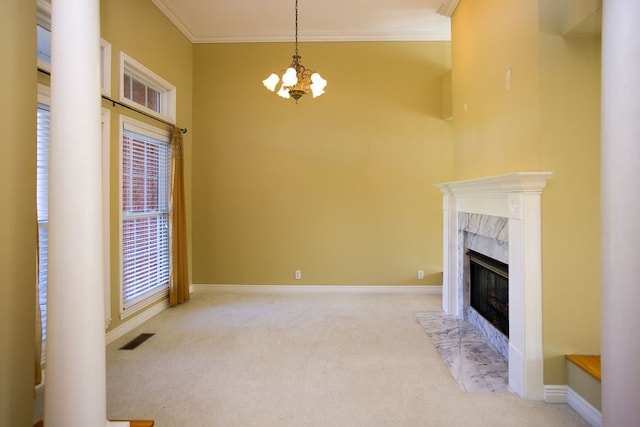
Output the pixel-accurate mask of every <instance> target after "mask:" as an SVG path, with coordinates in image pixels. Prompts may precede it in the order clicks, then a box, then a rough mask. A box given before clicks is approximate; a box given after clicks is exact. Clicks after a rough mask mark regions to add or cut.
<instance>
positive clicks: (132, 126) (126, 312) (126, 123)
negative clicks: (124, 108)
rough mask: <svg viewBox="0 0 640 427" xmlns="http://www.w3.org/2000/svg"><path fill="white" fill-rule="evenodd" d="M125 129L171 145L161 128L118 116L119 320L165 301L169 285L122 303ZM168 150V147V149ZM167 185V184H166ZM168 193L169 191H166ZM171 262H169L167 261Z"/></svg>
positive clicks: (169, 138)
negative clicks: (137, 298)
mask: <svg viewBox="0 0 640 427" xmlns="http://www.w3.org/2000/svg"><path fill="white" fill-rule="evenodd" d="M125 128H126V129H127V130H128V131H132V132H136V133H139V134H142V135H146V136H149V137H151V138H155V139H159V140H162V141H167V144H171V134H170V133H169V132H168V131H166V130H163V129H161V128H157V127H155V126H151V125H149V124H147V123H144V122H141V121H139V120H135V119H132V118H131V117H128V116H124V115H120V126H119V150H118V176H119V180H118V182H119V183H120V185H119V186H118V228H119V231H118V236H119V238H118V240H119V252H118V253H119V256H120V259H119V264H120V286H119V292H120V319H121V320H124V319H126V318H127V317H129V316H131V315H133V314H136V313H137V312H139V311H140V310H142V309H144V308H145V307H148V306H150V305H153V304H155V303H156V302H157V301H160V300H163V299H167V298H168V297H169V285H168V284H167V286H165V287H162V288H160V289H158V290H157V291H156V292H155V293H153V294H151V295H149V296H147V297H146V298H144V299H142V300H140V301H138V302H136V303H134V304H132V305H128V306H125V302H124V293H123V283H122V279H123V274H124V265H123V262H122V254H123V253H124V247H123V239H122V234H123V227H122V223H123V215H122V209H123V206H122V182H123V178H122V175H123V171H122V161H123V137H124V130H125ZM169 148H170V147H169ZM167 185H168V183H167ZM167 191H169V189H167ZM169 262H171V260H169Z"/></svg>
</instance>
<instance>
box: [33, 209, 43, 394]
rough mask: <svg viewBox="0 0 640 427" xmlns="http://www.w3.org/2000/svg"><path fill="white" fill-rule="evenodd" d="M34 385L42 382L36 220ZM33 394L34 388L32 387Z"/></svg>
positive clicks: (38, 257) (38, 251)
mask: <svg viewBox="0 0 640 427" xmlns="http://www.w3.org/2000/svg"><path fill="white" fill-rule="evenodd" d="M34 380H35V385H39V384H40V383H42V313H40V229H39V228H38V222H37V221H36V331H35V378H34ZM34 395H35V389H34Z"/></svg>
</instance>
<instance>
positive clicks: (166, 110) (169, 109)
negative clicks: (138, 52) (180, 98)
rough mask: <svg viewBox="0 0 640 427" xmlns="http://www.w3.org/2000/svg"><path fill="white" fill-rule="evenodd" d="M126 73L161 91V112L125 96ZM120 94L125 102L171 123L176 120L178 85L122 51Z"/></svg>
mask: <svg viewBox="0 0 640 427" xmlns="http://www.w3.org/2000/svg"><path fill="white" fill-rule="evenodd" d="M125 73H127V74H129V75H130V76H131V77H134V78H135V79H136V80H139V81H140V82H142V83H144V84H145V85H147V86H148V87H150V88H152V89H155V90H157V91H158V92H160V113H158V112H157V111H154V110H152V109H150V108H147V107H146V106H145V105H142V104H138V103H137V102H134V101H132V100H130V99H128V98H125V97H124V75H125ZM119 96H120V102H122V103H123V104H126V105H128V106H130V107H133V108H136V109H138V110H141V111H144V112H145V113H147V114H149V115H151V116H153V117H157V118H159V119H161V120H164V121H166V122H169V123H171V124H175V122H176V87H175V86H174V85H172V84H171V83H169V82H168V81H166V80H165V79H163V78H162V77H160V76H159V75H157V74H156V73H154V72H153V71H151V70H150V69H148V68H147V67H145V66H144V65H142V64H141V63H139V62H138V61H136V60H135V59H133V58H131V57H130V56H129V55H127V54H126V53H124V52H122V51H121V52H120V93H119Z"/></svg>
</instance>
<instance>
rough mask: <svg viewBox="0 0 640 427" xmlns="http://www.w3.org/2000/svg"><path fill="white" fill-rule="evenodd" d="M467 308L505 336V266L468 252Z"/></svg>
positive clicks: (507, 273)
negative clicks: (473, 310) (468, 283)
mask: <svg viewBox="0 0 640 427" xmlns="http://www.w3.org/2000/svg"><path fill="white" fill-rule="evenodd" d="M467 256H468V257H469V273H470V285H469V305H470V306H471V307H472V308H473V309H475V310H476V311H477V312H478V314H480V315H481V316H482V317H484V318H485V319H486V320H487V321H488V322H489V323H490V324H491V325H493V326H494V327H495V328H496V329H497V330H499V331H500V332H502V333H503V334H504V335H506V336H507V337H508V336H509V266H508V265H507V264H505V263H503V262H500V261H498V260H496V259H493V258H490V257H488V256H485V255H482V254H481V253H478V252H475V251H472V250H469V251H468V252H467Z"/></svg>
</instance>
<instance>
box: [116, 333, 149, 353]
mask: <svg viewBox="0 0 640 427" xmlns="http://www.w3.org/2000/svg"><path fill="white" fill-rule="evenodd" d="M154 335H155V334H140V335H138V336H137V337H135V338H134V339H132V340H131V341H129V342H128V343H126V344H125V345H123V346H122V347H120V350H134V349H136V348H138V346H139V345H140V344H142V343H143V342H145V341H146V340H148V339H149V338H151V337H152V336H154Z"/></svg>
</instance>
